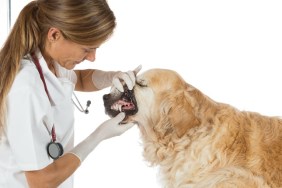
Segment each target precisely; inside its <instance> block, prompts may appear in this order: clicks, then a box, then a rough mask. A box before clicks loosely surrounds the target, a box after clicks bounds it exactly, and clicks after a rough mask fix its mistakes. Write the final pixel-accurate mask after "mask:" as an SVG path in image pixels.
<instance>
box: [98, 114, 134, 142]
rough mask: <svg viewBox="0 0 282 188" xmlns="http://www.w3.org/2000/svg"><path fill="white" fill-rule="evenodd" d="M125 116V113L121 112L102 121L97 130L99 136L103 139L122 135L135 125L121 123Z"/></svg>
mask: <svg viewBox="0 0 282 188" xmlns="http://www.w3.org/2000/svg"><path fill="white" fill-rule="evenodd" d="M124 118H125V113H124V112H121V113H119V114H118V115H117V116H116V117H114V118H112V119H109V120H107V121H105V122H104V123H102V124H101V125H100V126H99V127H98V128H97V129H96V131H95V132H97V134H98V137H100V138H101V139H102V140H105V139H108V138H111V137H115V136H120V135H122V134H123V133H124V132H126V131H127V130H128V129H130V128H131V127H133V126H134V123H127V124H121V122H122V120H123V119H124ZM102 140H101V141H102Z"/></svg>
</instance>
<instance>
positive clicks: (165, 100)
mask: <svg viewBox="0 0 282 188" xmlns="http://www.w3.org/2000/svg"><path fill="white" fill-rule="evenodd" d="M187 87H188V85H187V84H186V82H185V81H184V80H183V79H182V78H181V77H180V75H179V74H177V73H176V72H175V71H172V70H167V69H150V70H148V71H146V72H144V73H143V74H140V75H139V76H137V79H136V85H135V87H134V89H133V90H132V91H129V90H128V89H127V87H126V86H125V92H124V93H121V92H119V91H118V90H114V91H111V93H109V94H106V95H104V97H103V99H104V106H105V109H106V113H107V114H108V115H110V116H111V117H113V116H115V115H117V114H118V113H119V112H120V111H123V112H125V113H126V118H125V120H124V122H137V123H138V124H139V127H140V129H141V131H142V133H143V134H145V135H147V136H149V137H165V136H167V135H174V136H178V137H181V136H183V135H184V134H185V133H186V132H187V130H188V129H189V128H191V127H193V126H196V125H198V124H199V121H198V119H197V118H196V116H195V114H194V110H193V107H192V105H191V104H190V103H191V101H189V99H188V98H187Z"/></svg>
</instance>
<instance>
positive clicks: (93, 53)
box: [85, 50, 96, 62]
mask: <svg viewBox="0 0 282 188" xmlns="http://www.w3.org/2000/svg"><path fill="white" fill-rule="evenodd" d="M85 59H86V60H88V61H91V62H94V61H95V59H96V50H93V51H91V52H88V53H87V55H86V57H85Z"/></svg>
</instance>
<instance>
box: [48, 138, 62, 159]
mask: <svg viewBox="0 0 282 188" xmlns="http://www.w3.org/2000/svg"><path fill="white" fill-rule="evenodd" d="M47 153H48V155H49V157H51V158H52V159H54V160H56V159H58V158H59V157H60V156H62V155H63V153H64V149H63V146H62V144H60V143H58V142H53V141H51V142H50V143H49V144H48V145H47Z"/></svg>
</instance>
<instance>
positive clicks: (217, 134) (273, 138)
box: [104, 69, 282, 188]
mask: <svg viewBox="0 0 282 188" xmlns="http://www.w3.org/2000/svg"><path fill="white" fill-rule="evenodd" d="M104 105H105V109H106V113H107V114H109V115H110V116H115V115H116V114H118V113H119V112H120V111H124V112H126V114H127V115H128V116H127V117H126V119H125V120H124V121H125V122H129V121H134V122H137V123H138V125H139V128H140V130H141V137H142V141H143V145H144V158H145V159H146V160H147V161H149V162H150V163H151V164H152V165H158V166H159V168H160V174H161V179H162V182H163V187H166V188H190V187H191V188H209V187H212V188H229V187H236V188H268V187H271V188H278V187H282V119H280V118H278V117H267V116H263V115H261V114H259V113H256V112H247V111H239V110H238V109H236V108H234V107H232V106H230V105H228V104H223V103H219V102H216V101H214V100H212V99H210V98H209V97H208V96H206V95H205V94H203V93H202V92H201V91H199V90H198V89H196V88H195V87H193V86H191V85H189V84H188V83H186V82H185V81H184V80H183V78H182V77H181V76H180V75H179V74H178V73H176V72H175V71H172V70H167V69H150V70H148V71H146V72H144V73H143V74H141V75H139V76H138V77H137V83H136V86H135V87H134V89H133V91H129V90H127V89H126V88H125V92H124V93H120V92H118V91H117V90H115V91H112V92H111V93H110V94H106V95H104Z"/></svg>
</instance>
